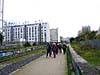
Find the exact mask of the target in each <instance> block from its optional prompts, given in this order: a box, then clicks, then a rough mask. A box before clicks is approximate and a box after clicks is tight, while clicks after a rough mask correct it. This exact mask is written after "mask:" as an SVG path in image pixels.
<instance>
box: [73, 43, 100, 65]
mask: <svg viewBox="0 0 100 75" xmlns="http://www.w3.org/2000/svg"><path fill="white" fill-rule="evenodd" d="M71 45H72V47H73V48H74V50H75V51H76V52H77V53H78V54H79V55H80V56H82V57H83V58H84V59H86V60H87V61H88V62H89V63H90V64H92V65H94V66H100V50H98V49H94V48H91V47H90V46H86V45H84V46H81V45H80V44H79V43H77V42H76V43H72V44H71Z"/></svg>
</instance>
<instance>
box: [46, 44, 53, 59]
mask: <svg viewBox="0 0 100 75" xmlns="http://www.w3.org/2000/svg"><path fill="white" fill-rule="evenodd" d="M46 50H47V53H46V57H48V54H49V56H50V57H51V53H52V52H51V50H52V49H51V45H50V43H47V44H46Z"/></svg>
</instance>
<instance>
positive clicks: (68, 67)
mask: <svg viewBox="0 0 100 75" xmlns="http://www.w3.org/2000/svg"><path fill="white" fill-rule="evenodd" d="M66 60H67V69H68V75H72V73H73V72H74V69H73V68H72V65H71V64H72V61H71V57H70V54H69V49H68V48H67V50H66Z"/></svg>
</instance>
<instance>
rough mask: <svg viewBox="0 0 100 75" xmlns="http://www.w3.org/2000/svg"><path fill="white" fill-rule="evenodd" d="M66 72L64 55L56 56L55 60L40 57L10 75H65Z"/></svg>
mask: <svg viewBox="0 0 100 75" xmlns="http://www.w3.org/2000/svg"><path fill="white" fill-rule="evenodd" d="M66 72H67V70H66V59H65V55H63V54H58V55H57V58H53V57H51V58H50V57H49V58H46V57H45V56H42V57H40V58H38V59H36V60H34V61H33V62H31V63H29V64H27V65H25V66H23V67H22V68H21V69H19V70H17V71H15V72H13V73H12V74H10V75H66V74H67V73H66Z"/></svg>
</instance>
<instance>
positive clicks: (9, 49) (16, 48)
mask: <svg viewBox="0 0 100 75" xmlns="http://www.w3.org/2000/svg"><path fill="white" fill-rule="evenodd" d="M42 46H43V45H42ZM36 47H38V46H26V47H24V46H22V47H21V46H20V47H14V48H8V49H5V50H0V52H8V51H12V50H21V49H25V48H36Z"/></svg>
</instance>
